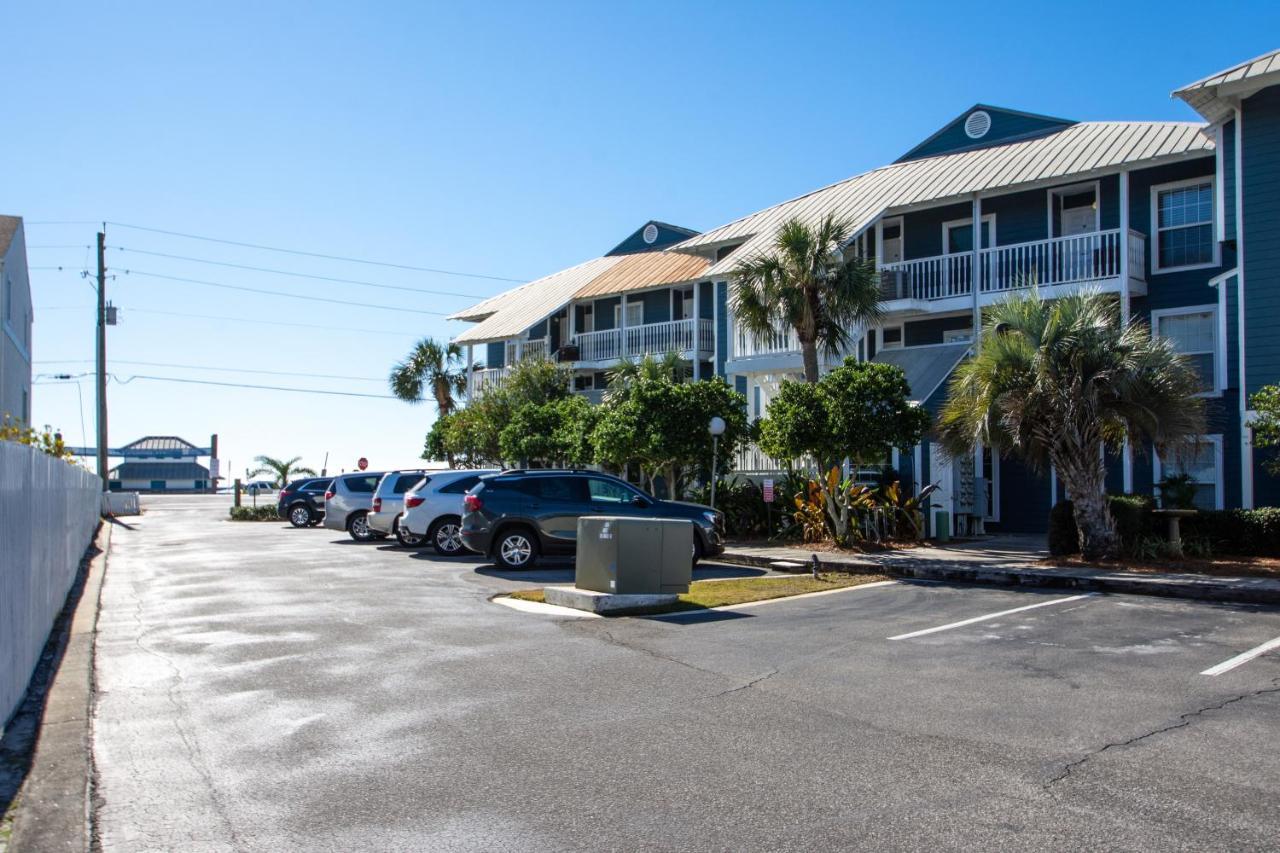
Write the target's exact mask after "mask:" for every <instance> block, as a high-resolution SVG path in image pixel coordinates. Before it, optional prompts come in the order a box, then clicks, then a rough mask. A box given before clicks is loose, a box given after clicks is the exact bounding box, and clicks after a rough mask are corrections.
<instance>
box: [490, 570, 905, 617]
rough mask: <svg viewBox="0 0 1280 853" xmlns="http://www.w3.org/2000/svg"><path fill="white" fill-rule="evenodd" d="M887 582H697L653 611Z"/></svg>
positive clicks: (876, 577)
mask: <svg viewBox="0 0 1280 853" xmlns="http://www.w3.org/2000/svg"><path fill="white" fill-rule="evenodd" d="M888 579H889V578H888V576H886V575H880V574H866V573H852V572H826V573H823V574H820V575H819V576H818V577H817V578H815V577H813V575H788V576H787V577H770V578H731V579H728V580H708V581H694V582H693V583H691V584H690V585H689V591H688V592H686V593H683V594H682V595H681V596H680V598H679V600H678V601H677V602H676V603H675V605H673V606H672V607H669V608H664V609H662V610H657V611H653V612H672V611H677V610H706V609H707V608H710V607H726V606H728V605H730V604H746V603H747V602H750V601H765V600H767V599H770V598H787V597H788V596H792V595H804V594H805V593H809V592H824V591H826V590H831V589H843V588H845V587H850V586H861V585H862V584H866V583H874V582H876V581H883V580H888ZM510 597H511V598H517V599H519V600H521V601H536V602H538V603H540V604H541V603H544V602H545V601H546V597H545V596H544V595H543V590H542V589H519V590H516V591H515V592H513V593H510Z"/></svg>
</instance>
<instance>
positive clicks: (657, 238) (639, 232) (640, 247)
mask: <svg viewBox="0 0 1280 853" xmlns="http://www.w3.org/2000/svg"><path fill="white" fill-rule="evenodd" d="M697 233H698V232H697V231H694V230H692V229H690V228H681V227H680V226H679V225H671V224H670V223H667V222H659V221H658V220H656V219H650V220H649V221H648V222H646V223H645V224H644V225H641V226H640V227H639V228H637V229H636V230H635V231H633V232H631V234H630V236H628V237H627V239H625V240H623V241H622V242H621V243H619V244H618V245H616V246H614V247H613V248H612V249H610V250H609V251H607V252H605V254H606V255H632V254H635V253H637V252H656V251H658V250H659V249H665V248H666V247H667V246H674V245H675V244H676V243H679V242H680V241H681V240H687V239H689V238H690V237H693V236H694V235H696V234H697ZM650 238H652V239H650Z"/></svg>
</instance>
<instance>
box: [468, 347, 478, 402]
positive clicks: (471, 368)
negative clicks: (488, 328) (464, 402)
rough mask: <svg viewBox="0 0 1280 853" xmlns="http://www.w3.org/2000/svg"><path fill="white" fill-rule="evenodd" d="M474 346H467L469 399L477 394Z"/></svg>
mask: <svg viewBox="0 0 1280 853" xmlns="http://www.w3.org/2000/svg"><path fill="white" fill-rule="evenodd" d="M474 349H475V345H474V344H467V399H468V400H470V399H471V398H472V397H474V396H475V394H476V362H475V359H474V358H473V357H472V356H473V350H474Z"/></svg>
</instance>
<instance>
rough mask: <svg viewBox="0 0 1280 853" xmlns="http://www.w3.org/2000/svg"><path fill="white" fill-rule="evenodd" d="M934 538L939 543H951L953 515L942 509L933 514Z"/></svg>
mask: <svg viewBox="0 0 1280 853" xmlns="http://www.w3.org/2000/svg"><path fill="white" fill-rule="evenodd" d="M933 538H934V539H937V540H938V541H939V542H950V541H951V513H949V512H947V511H946V510H945V509H940V510H937V511H936V512H934V514H933Z"/></svg>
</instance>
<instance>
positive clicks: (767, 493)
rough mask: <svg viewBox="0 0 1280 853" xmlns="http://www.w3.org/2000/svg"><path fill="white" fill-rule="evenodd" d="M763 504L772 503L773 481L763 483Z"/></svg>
mask: <svg viewBox="0 0 1280 853" xmlns="http://www.w3.org/2000/svg"><path fill="white" fill-rule="evenodd" d="M764 502H765V503H767V504H771V503H773V480H765V481H764Z"/></svg>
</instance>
